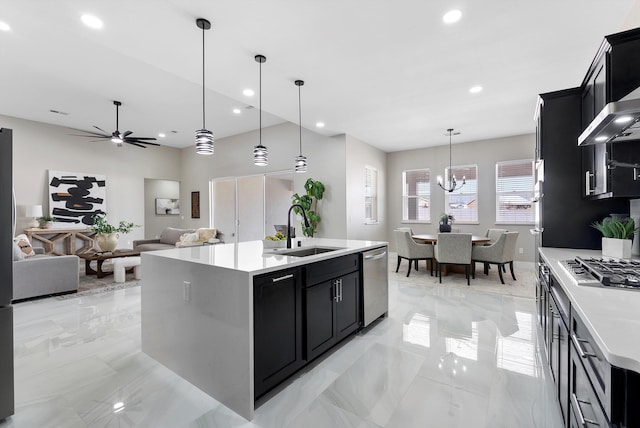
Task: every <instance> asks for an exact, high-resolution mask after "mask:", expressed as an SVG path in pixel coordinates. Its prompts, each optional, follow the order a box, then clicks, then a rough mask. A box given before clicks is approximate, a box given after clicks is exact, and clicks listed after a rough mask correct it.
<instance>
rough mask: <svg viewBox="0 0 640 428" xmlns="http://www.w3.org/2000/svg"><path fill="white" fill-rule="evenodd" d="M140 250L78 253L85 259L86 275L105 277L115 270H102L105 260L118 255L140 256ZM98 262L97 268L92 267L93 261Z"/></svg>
mask: <svg viewBox="0 0 640 428" xmlns="http://www.w3.org/2000/svg"><path fill="white" fill-rule="evenodd" d="M139 255H140V251H134V250H115V251H105V252H90V253H82V254H78V257H80V258H81V259H84V271H85V275H96V276H97V277H98V278H104V277H105V276H108V275H112V274H113V272H105V271H103V270H102V264H103V263H104V261H105V260H110V259H115V258H118V257H132V256H139ZM93 261H95V262H96V269H95V270H94V269H93V268H92V267H91V262H93Z"/></svg>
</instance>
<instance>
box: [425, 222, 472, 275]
mask: <svg viewBox="0 0 640 428" xmlns="http://www.w3.org/2000/svg"><path fill="white" fill-rule="evenodd" d="M471 247H472V244H471V234H470V233H438V242H437V243H436V245H435V246H434V251H433V252H434V257H435V259H436V262H437V266H438V276H439V278H440V279H439V281H440V283H442V265H464V273H465V275H466V277H467V285H471V282H470V280H469V278H470V275H469V266H470V265H471Z"/></svg>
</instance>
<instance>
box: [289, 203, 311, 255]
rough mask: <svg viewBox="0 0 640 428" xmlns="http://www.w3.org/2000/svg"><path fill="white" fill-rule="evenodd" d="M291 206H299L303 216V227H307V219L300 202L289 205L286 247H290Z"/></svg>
mask: <svg viewBox="0 0 640 428" xmlns="http://www.w3.org/2000/svg"><path fill="white" fill-rule="evenodd" d="M293 207H299V208H300V211H302V217H303V218H304V227H309V220H307V213H305V211H304V207H303V206H302V205H300V204H293V205H291V206H290V207H289V212H288V213H287V248H291V210H292V209H293Z"/></svg>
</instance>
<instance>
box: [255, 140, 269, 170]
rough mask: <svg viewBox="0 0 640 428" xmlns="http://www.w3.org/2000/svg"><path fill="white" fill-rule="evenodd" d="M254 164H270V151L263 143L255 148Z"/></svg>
mask: <svg viewBox="0 0 640 428" xmlns="http://www.w3.org/2000/svg"><path fill="white" fill-rule="evenodd" d="M253 164H254V165H257V166H267V165H268V164H269V151H268V150H267V148H266V147H265V146H263V145H262V144H258V145H257V146H255V147H254V148H253Z"/></svg>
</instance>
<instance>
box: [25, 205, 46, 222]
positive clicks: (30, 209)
mask: <svg viewBox="0 0 640 428" xmlns="http://www.w3.org/2000/svg"><path fill="white" fill-rule="evenodd" d="M25 217H31V218H32V220H31V222H30V223H29V227H38V226H39V225H40V223H38V217H42V205H28V206H27V209H26V210H25Z"/></svg>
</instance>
